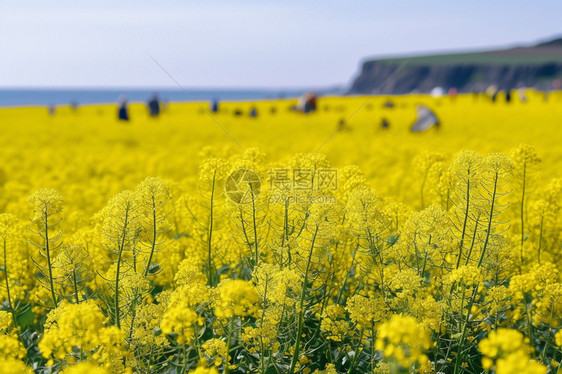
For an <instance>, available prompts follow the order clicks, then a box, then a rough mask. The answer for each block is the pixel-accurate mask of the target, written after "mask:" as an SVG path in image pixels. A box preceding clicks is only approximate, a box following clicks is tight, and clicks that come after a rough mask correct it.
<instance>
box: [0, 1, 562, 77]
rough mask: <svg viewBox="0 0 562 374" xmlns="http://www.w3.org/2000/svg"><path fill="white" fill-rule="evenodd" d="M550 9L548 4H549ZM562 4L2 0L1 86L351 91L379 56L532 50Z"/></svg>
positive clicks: (555, 27)
mask: <svg viewBox="0 0 562 374" xmlns="http://www.w3.org/2000/svg"><path fill="white" fill-rule="evenodd" d="M539 4H540V5H539ZM560 14H562V2H560V1H554V0H552V1H550V0H547V1H542V2H540V3H535V4H534V5H533V4H532V3H531V2H529V1H520V0H511V1H506V0H496V1H484V0H478V1H420V0H418V1H414V0H401V1H375V0H371V1H369V0H364V1H330V0H325V1H306V2H305V1H302V0H301V1H296V0H295V1H267V0H262V1H258V0H245V1H218V0H208V1H139V0H137V1H133V0H131V1H120V2H117V1H100V0H98V1H89V0H79V1H57V2H56V3H54V2H50V1H44V0H19V1H15V0H14V1H5V0H0V53H1V54H0V56H1V58H0V87H6V86H18V87H53V86H57V87H94V86H95V87H174V85H175V84H174V82H172V81H171V80H170V78H169V77H168V76H166V75H165V74H164V73H163V72H162V71H161V69H160V68H159V67H158V66H157V65H156V64H155V63H154V62H153V61H152V60H151V58H150V57H149V56H148V55H147V53H150V54H151V55H153V56H154V57H155V58H156V59H157V60H158V61H159V62H160V63H161V64H162V65H163V66H164V67H166V69H167V70H168V71H169V72H170V73H171V74H172V75H173V76H174V77H175V78H176V79H177V80H178V81H180V82H181V83H182V84H183V85H185V86H186V87H211V88H229V87H231V88H238V87H255V88H258V87H271V88H289V87H322V86H330V85H346V84H348V83H349V82H350V80H351V79H352V77H353V76H354V75H356V74H357V72H358V69H359V66H360V62H361V60H362V59H364V58H365V57H368V56H383V55H397V54H398V55H402V54H408V53H416V52H425V51H441V50H462V49H464V48H470V49H474V48H476V49H477V48H480V47H495V46H508V45H511V44H513V43H516V42H521V43H532V42H535V41H537V40H541V39H544V38H549V37H551V36H556V35H561V34H562V23H561V22H560Z"/></svg>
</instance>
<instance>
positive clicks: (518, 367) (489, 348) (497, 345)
mask: <svg viewBox="0 0 562 374" xmlns="http://www.w3.org/2000/svg"><path fill="white" fill-rule="evenodd" d="M478 347H479V349H480V352H482V354H483V355H484V358H483V359H482V366H483V367H484V369H485V370H490V369H494V370H495V372H496V373H497V374H511V373H525V374H546V371H547V369H546V367H544V366H543V365H541V364H540V363H538V362H536V361H534V360H531V358H530V351H531V349H530V347H529V346H528V345H527V343H526V342H525V337H524V336H523V334H521V333H520V332H519V331H517V330H512V329H498V330H497V331H492V332H490V333H489V334H488V336H487V337H486V339H484V340H482V341H481V342H480V344H479V345H478Z"/></svg>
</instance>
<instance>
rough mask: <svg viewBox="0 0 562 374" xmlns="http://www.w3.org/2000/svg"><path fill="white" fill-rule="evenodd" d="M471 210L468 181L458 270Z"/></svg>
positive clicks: (468, 181)
mask: <svg viewBox="0 0 562 374" xmlns="http://www.w3.org/2000/svg"><path fill="white" fill-rule="evenodd" d="M468 174H470V170H469V171H468ZM469 209H470V179H468V180H467V182H466V210H465V212H464V223H463V226H462V235H461V242H460V244H459V257H458V258H457V267H456V268H457V269H458V268H459V266H460V263H461V258H462V249H463V245H464V235H465V233H466V224H467V222H468V211H469Z"/></svg>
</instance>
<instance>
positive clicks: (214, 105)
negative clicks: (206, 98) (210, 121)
mask: <svg viewBox="0 0 562 374" xmlns="http://www.w3.org/2000/svg"><path fill="white" fill-rule="evenodd" d="M218 111H219V101H218V99H213V100H211V112H212V113H218Z"/></svg>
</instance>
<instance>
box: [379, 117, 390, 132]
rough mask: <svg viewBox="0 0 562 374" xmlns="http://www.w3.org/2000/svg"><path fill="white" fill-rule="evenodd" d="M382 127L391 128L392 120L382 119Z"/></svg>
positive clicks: (384, 128)
mask: <svg viewBox="0 0 562 374" xmlns="http://www.w3.org/2000/svg"><path fill="white" fill-rule="evenodd" d="M381 128H382V129H383V130H388V129H389V128H390V122H388V120H387V119H386V118H383V119H382V120H381Z"/></svg>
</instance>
